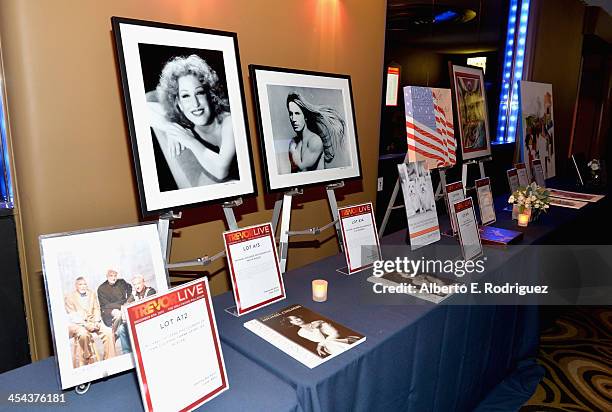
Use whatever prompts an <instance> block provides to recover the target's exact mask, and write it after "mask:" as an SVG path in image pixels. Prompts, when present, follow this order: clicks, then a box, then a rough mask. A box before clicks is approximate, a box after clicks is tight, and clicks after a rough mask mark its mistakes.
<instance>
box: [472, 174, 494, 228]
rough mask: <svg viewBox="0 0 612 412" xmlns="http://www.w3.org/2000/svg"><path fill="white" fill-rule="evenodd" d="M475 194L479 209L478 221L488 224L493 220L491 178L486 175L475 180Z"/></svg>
mask: <svg viewBox="0 0 612 412" xmlns="http://www.w3.org/2000/svg"><path fill="white" fill-rule="evenodd" d="M476 195H477V197H478V208H479V209H480V223H481V224H483V225H488V224H490V223H493V222H495V220H496V216H495V205H494V204H493V193H492V191H491V180H490V179H489V178H488V177H485V178H484V179H478V180H476Z"/></svg>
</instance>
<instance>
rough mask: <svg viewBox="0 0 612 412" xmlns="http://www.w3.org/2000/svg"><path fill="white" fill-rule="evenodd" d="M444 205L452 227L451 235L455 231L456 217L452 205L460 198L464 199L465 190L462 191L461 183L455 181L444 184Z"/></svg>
mask: <svg viewBox="0 0 612 412" xmlns="http://www.w3.org/2000/svg"><path fill="white" fill-rule="evenodd" d="M445 192H446V206H447V207H448V218H449V219H450V222H451V227H452V229H453V235H455V234H456V233H457V219H455V209H453V205H454V204H455V203H457V202H458V201H460V200H463V199H465V192H464V191H463V183H461V182H455V183H450V184H447V185H446V190H445Z"/></svg>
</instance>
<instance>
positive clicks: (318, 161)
mask: <svg viewBox="0 0 612 412" xmlns="http://www.w3.org/2000/svg"><path fill="white" fill-rule="evenodd" d="M249 71H250V74H251V81H252V83H253V91H254V98H255V106H256V108H257V120H258V126H259V138H260V143H261V150H262V154H263V159H264V162H263V167H264V172H265V174H266V183H267V188H268V190H269V191H275V190H281V189H287V188H292V187H301V186H307V185H316V184H323V183H330V182H333V181H339V180H346V179H352V178H358V177H360V176H361V167H360V159H359V145H358V140H357V128H356V126H355V113H354V108H353V95H352V89H351V78H350V76H347V75H340V74H331V73H320V72H308V71H302V70H293V69H284V68H278V67H266V66H256V65H250V66H249Z"/></svg>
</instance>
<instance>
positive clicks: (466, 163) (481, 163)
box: [461, 156, 492, 192]
mask: <svg viewBox="0 0 612 412" xmlns="http://www.w3.org/2000/svg"><path fill="white" fill-rule="evenodd" d="M491 159H492V157H491V156H487V157H481V158H480V159H471V160H466V161H464V162H463V164H462V165H461V183H463V190H464V192H467V191H468V189H470V190H471V189H473V188H474V187H469V188H468V186H467V175H468V166H469V165H473V164H478V169H479V171H480V178H481V179H484V178H485V177H487V176H486V175H485V170H484V162H488V161H489V160H491Z"/></svg>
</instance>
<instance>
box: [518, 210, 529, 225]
mask: <svg viewBox="0 0 612 412" xmlns="http://www.w3.org/2000/svg"><path fill="white" fill-rule="evenodd" d="M528 224H529V214H528V213H519V215H518V225H519V226H522V227H526V226H527V225H528Z"/></svg>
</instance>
